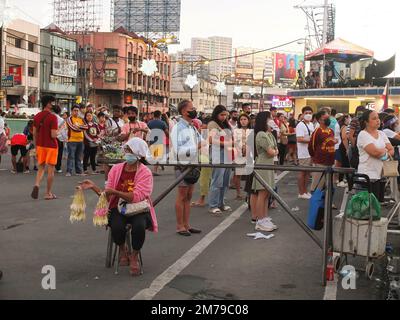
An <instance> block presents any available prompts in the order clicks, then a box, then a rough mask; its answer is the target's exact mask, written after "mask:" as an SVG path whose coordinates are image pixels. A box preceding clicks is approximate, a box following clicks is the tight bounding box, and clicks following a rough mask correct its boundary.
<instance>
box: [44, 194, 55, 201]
mask: <svg viewBox="0 0 400 320" xmlns="http://www.w3.org/2000/svg"><path fill="white" fill-rule="evenodd" d="M55 199H57V196H56V195H55V194H54V193H52V194H51V195H50V196H46V197H44V200H55Z"/></svg>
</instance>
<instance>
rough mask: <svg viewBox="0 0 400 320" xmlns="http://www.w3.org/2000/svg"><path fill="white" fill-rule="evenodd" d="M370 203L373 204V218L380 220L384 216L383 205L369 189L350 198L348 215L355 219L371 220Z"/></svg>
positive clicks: (347, 208) (347, 209)
mask: <svg viewBox="0 0 400 320" xmlns="http://www.w3.org/2000/svg"><path fill="white" fill-rule="evenodd" d="M370 199H371V203H370ZM370 205H371V206H372V208H371V211H372V217H373V220H374V221H376V220H380V219H381V216H382V210H381V205H380V203H379V201H378V199H377V198H376V197H375V195H374V194H373V193H371V194H370V193H368V191H362V192H359V193H357V194H356V195H354V196H353V197H352V198H351V199H350V201H349V202H348V204H347V207H346V217H347V218H351V219H355V220H369V218H370Z"/></svg>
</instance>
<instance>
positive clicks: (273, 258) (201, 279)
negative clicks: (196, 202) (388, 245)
mask: <svg viewBox="0 0 400 320" xmlns="http://www.w3.org/2000/svg"><path fill="white" fill-rule="evenodd" d="M6 169H9V159H7V157H3V161H2V163H1V164H0V269H1V270H2V271H3V274H4V275H3V279H2V280H1V281H0V299H96V300H99V299H100V300H101V299H142V298H147V299H160V300H169V299H178V300H180V299H183V300H185V299H198V300H203V299H215V300H226V299H227V300H230V299H240V300H242V299H257V300H260V299H296V300H297V299H305V300H320V299H324V297H326V290H325V288H324V287H322V285H321V272H322V267H321V265H322V254H321V250H320V248H319V247H318V246H317V245H316V244H315V243H314V242H313V241H312V240H311V238H310V237H309V236H308V235H307V234H306V233H305V232H304V231H303V230H302V229H301V228H300V227H299V226H298V225H297V224H296V223H295V222H294V221H293V220H292V218H291V217H290V216H289V215H288V214H287V213H286V212H285V211H284V210H283V209H281V208H278V209H275V210H272V211H271V216H272V218H273V219H274V222H275V223H276V224H277V225H278V226H279V230H277V231H276V232H274V233H273V234H274V237H273V238H272V239H269V240H265V239H262V240H254V239H252V238H250V237H248V236H246V234H248V233H253V232H255V231H254V225H252V224H251V223H250V214H249V212H248V210H247V208H246V206H245V205H244V204H243V202H238V201H235V200H233V199H234V197H235V192H234V191H233V190H230V191H229V193H228V195H227V203H228V204H229V205H231V206H232V207H233V208H234V212H233V213H231V214H224V215H223V216H222V217H212V216H211V215H210V214H209V213H208V212H207V209H204V208H194V209H193V210H192V215H191V224H192V226H193V227H195V228H199V229H201V230H202V231H203V232H202V234H200V235H192V236H191V237H188V238H186V237H180V236H178V235H177V234H176V233H175V210H174V203H175V194H176V191H172V193H170V194H169V195H168V196H167V198H165V199H164V200H163V201H162V202H161V203H160V204H159V205H158V206H157V208H156V213H157V216H158V220H159V226H160V231H159V233H158V234H153V233H151V232H148V233H147V238H146V242H145V246H144V248H143V250H142V256H143V261H144V274H143V275H142V276H141V277H137V278H132V277H131V276H130V275H129V272H128V269H127V268H120V272H119V274H118V275H115V274H114V270H113V269H107V268H105V255H106V244H107V232H106V230H105V228H96V227H94V226H93V223H92V213H93V211H94V208H95V205H96V196H95V195H94V194H93V193H89V192H87V193H86V201H87V210H86V215H87V219H86V221H85V222H83V223H74V224H71V223H70V221H69V215H70V210H69V206H70V204H71V201H72V196H73V193H74V187H75V185H76V184H77V182H78V181H80V180H81V179H82V178H80V177H70V178H67V177H65V176H64V175H57V176H56V179H55V186H54V193H55V194H56V195H57V196H58V199H57V200H53V201H45V200H43V195H44V188H43V186H42V188H41V190H40V195H41V197H40V199H39V200H36V201H35V200H32V199H31V198H30V193H31V189H32V186H33V182H34V173H33V172H32V173H30V174H17V175H13V174H11V173H10V171H9V170H6ZM89 178H90V179H92V180H94V181H95V182H96V183H98V185H103V184H104V177H103V176H102V175H97V176H91V177H89ZM173 180H174V174H173V171H172V170H171V169H167V170H166V171H165V172H163V173H162V176H160V177H155V183H154V192H153V198H156V197H157V196H158V195H159V194H161V193H162V191H163V190H165V189H166V188H167V187H168V185H170V184H171V183H172V182H173ZM296 181H297V180H296V174H294V173H289V174H287V175H284V176H283V178H282V179H281V180H280V181H279V184H278V186H279V194H280V195H281V196H282V197H283V198H284V199H285V201H287V203H288V204H289V207H290V208H295V207H298V208H299V211H296V212H295V214H297V215H298V216H299V217H301V218H302V219H303V220H304V221H305V220H306V217H307V210H308V201H304V200H298V199H297V184H296ZM197 196H198V188H196V193H195V197H194V198H197ZM342 199H343V189H337V192H336V194H335V203H336V205H337V206H338V207H340V206H341V201H342ZM316 234H317V235H318V237H320V238H321V237H322V232H317V233H316ZM389 240H390V241H391V242H392V243H394V244H396V245H397V244H399V242H398V239H389ZM46 265H51V266H54V267H55V270H56V289H55V290H44V289H43V288H42V285H41V283H42V279H43V277H44V276H45V275H44V274H42V268H43V266H46ZM377 277H378V278H379V273H378V274H377ZM335 288H336V286H335ZM334 298H336V299H338V300H346V299H371V300H374V299H381V298H382V290H381V289H380V288H379V279H378V280H377V279H374V280H372V281H370V280H366V279H365V276H364V275H363V274H362V273H360V275H359V278H358V279H357V289H356V290H347V291H346V290H343V289H341V285H340V281H339V282H338V285H337V289H335V290H334Z"/></svg>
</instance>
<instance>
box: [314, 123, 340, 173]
mask: <svg viewBox="0 0 400 320" xmlns="http://www.w3.org/2000/svg"><path fill="white" fill-rule="evenodd" d="M314 139H315V140H314ZM311 141H313V145H314V156H313V158H312V160H313V162H314V163H315V164H321V165H324V166H333V164H334V163H335V134H334V133H333V130H332V129H330V128H326V129H322V128H317V129H316V130H315V132H314V133H313V137H312V140H311Z"/></svg>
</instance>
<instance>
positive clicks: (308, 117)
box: [304, 114, 312, 121]
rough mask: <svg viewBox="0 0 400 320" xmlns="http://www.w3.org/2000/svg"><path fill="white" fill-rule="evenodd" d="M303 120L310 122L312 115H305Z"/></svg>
mask: <svg viewBox="0 0 400 320" xmlns="http://www.w3.org/2000/svg"><path fill="white" fill-rule="evenodd" d="M304 120H306V121H311V120H312V114H306V115H305V116H304Z"/></svg>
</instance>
